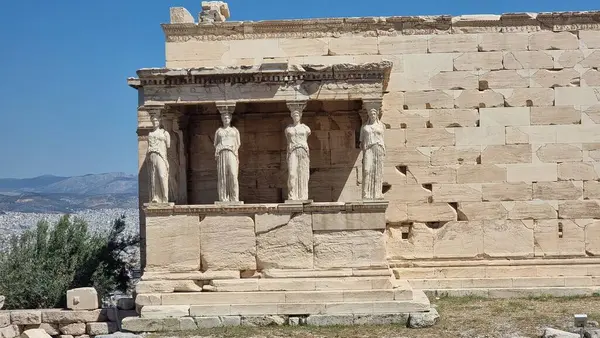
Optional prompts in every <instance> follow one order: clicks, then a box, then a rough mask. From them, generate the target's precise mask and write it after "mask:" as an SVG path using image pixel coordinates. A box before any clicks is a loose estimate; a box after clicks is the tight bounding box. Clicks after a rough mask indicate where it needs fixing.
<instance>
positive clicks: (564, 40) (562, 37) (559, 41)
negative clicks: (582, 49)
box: [529, 30, 579, 50]
mask: <svg viewBox="0 0 600 338" xmlns="http://www.w3.org/2000/svg"><path fill="white" fill-rule="evenodd" d="M578 48H579V41H577V35H575V34H573V33H571V32H553V31H548V30H542V31H539V32H535V33H532V34H531V35H530V37H529V50H556V49H578Z"/></svg>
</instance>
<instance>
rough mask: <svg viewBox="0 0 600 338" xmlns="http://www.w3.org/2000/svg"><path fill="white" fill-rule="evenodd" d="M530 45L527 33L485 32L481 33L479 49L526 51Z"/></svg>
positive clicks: (485, 50) (487, 50)
mask: <svg viewBox="0 0 600 338" xmlns="http://www.w3.org/2000/svg"><path fill="white" fill-rule="evenodd" d="M528 46H529V34H527V33H511V34H506V33H485V34H479V51H480V52H489V51H504V50H510V51H526V50H527V48H528Z"/></svg>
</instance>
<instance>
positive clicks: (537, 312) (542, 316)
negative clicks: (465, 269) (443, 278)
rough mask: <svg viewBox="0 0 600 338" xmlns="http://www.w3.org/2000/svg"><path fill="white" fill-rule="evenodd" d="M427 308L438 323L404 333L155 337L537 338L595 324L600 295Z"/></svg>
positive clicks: (219, 332) (462, 301) (295, 330)
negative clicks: (577, 318) (581, 323)
mask: <svg viewBox="0 0 600 338" xmlns="http://www.w3.org/2000/svg"><path fill="white" fill-rule="evenodd" d="M432 304H435V305H436V306H437V308H438V311H439V313H440V316H441V320H440V321H439V322H438V324H437V325H436V326H434V327H432V328H427V329H408V328H405V327H400V326H397V325H395V326H394V325H386V326H349V327H340V326H336V327H308V326H296V327H290V326H281V327H234V328H222V329H210V330H198V331H194V332H179V333H176V334H164V335H160V337H175V336H176V337H193V336H196V337H197V336H200V337H215V338H217V337H219V338H220V337H232V338H241V337H282V338H283V337H286V338H287V337H293V338H300V337H302V338H316V337H339V338H358V337H361V338H362V337H365V338H366V337H373V338H375V337H376V338H384V337H389V338H392V337H393V338H400V337H415V338H421V337H423V338H424V337H465V338H466V337H469V338H474V337H482V338H483V337H502V338H506V337H519V336H522V337H540V336H541V335H542V332H543V329H544V328H545V327H548V326H550V327H553V328H556V329H562V330H568V329H569V327H570V326H572V322H573V314H575V313H587V314H588V319H589V320H595V321H600V296H597V297H567V298H528V299H484V298H476V297H461V298H441V299H434V300H432ZM152 337H155V338H156V337H158V335H152Z"/></svg>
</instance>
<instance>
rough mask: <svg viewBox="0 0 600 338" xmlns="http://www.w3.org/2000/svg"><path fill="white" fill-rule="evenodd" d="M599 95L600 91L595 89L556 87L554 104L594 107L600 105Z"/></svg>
mask: <svg viewBox="0 0 600 338" xmlns="http://www.w3.org/2000/svg"><path fill="white" fill-rule="evenodd" d="M599 55H600V54H599ZM598 93H600V89H599V88H594V87H556V88H555V89H554V95H555V101H554V104H555V105H557V106H580V105H582V106H593V105H596V104H598V103H600V96H599V94H598Z"/></svg>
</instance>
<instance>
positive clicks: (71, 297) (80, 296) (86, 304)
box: [67, 288, 98, 310]
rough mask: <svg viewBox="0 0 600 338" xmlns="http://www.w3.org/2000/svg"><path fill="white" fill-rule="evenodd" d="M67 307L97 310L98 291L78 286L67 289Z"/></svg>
mask: <svg viewBox="0 0 600 338" xmlns="http://www.w3.org/2000/svg"><path fill="white" fill-rule="evenodd" d="M67 308H68V309H72V310H95V309H97V308H98V293H97V292H96V289H94V288H78V289H71V290H68V291H67Z"/></svg>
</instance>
